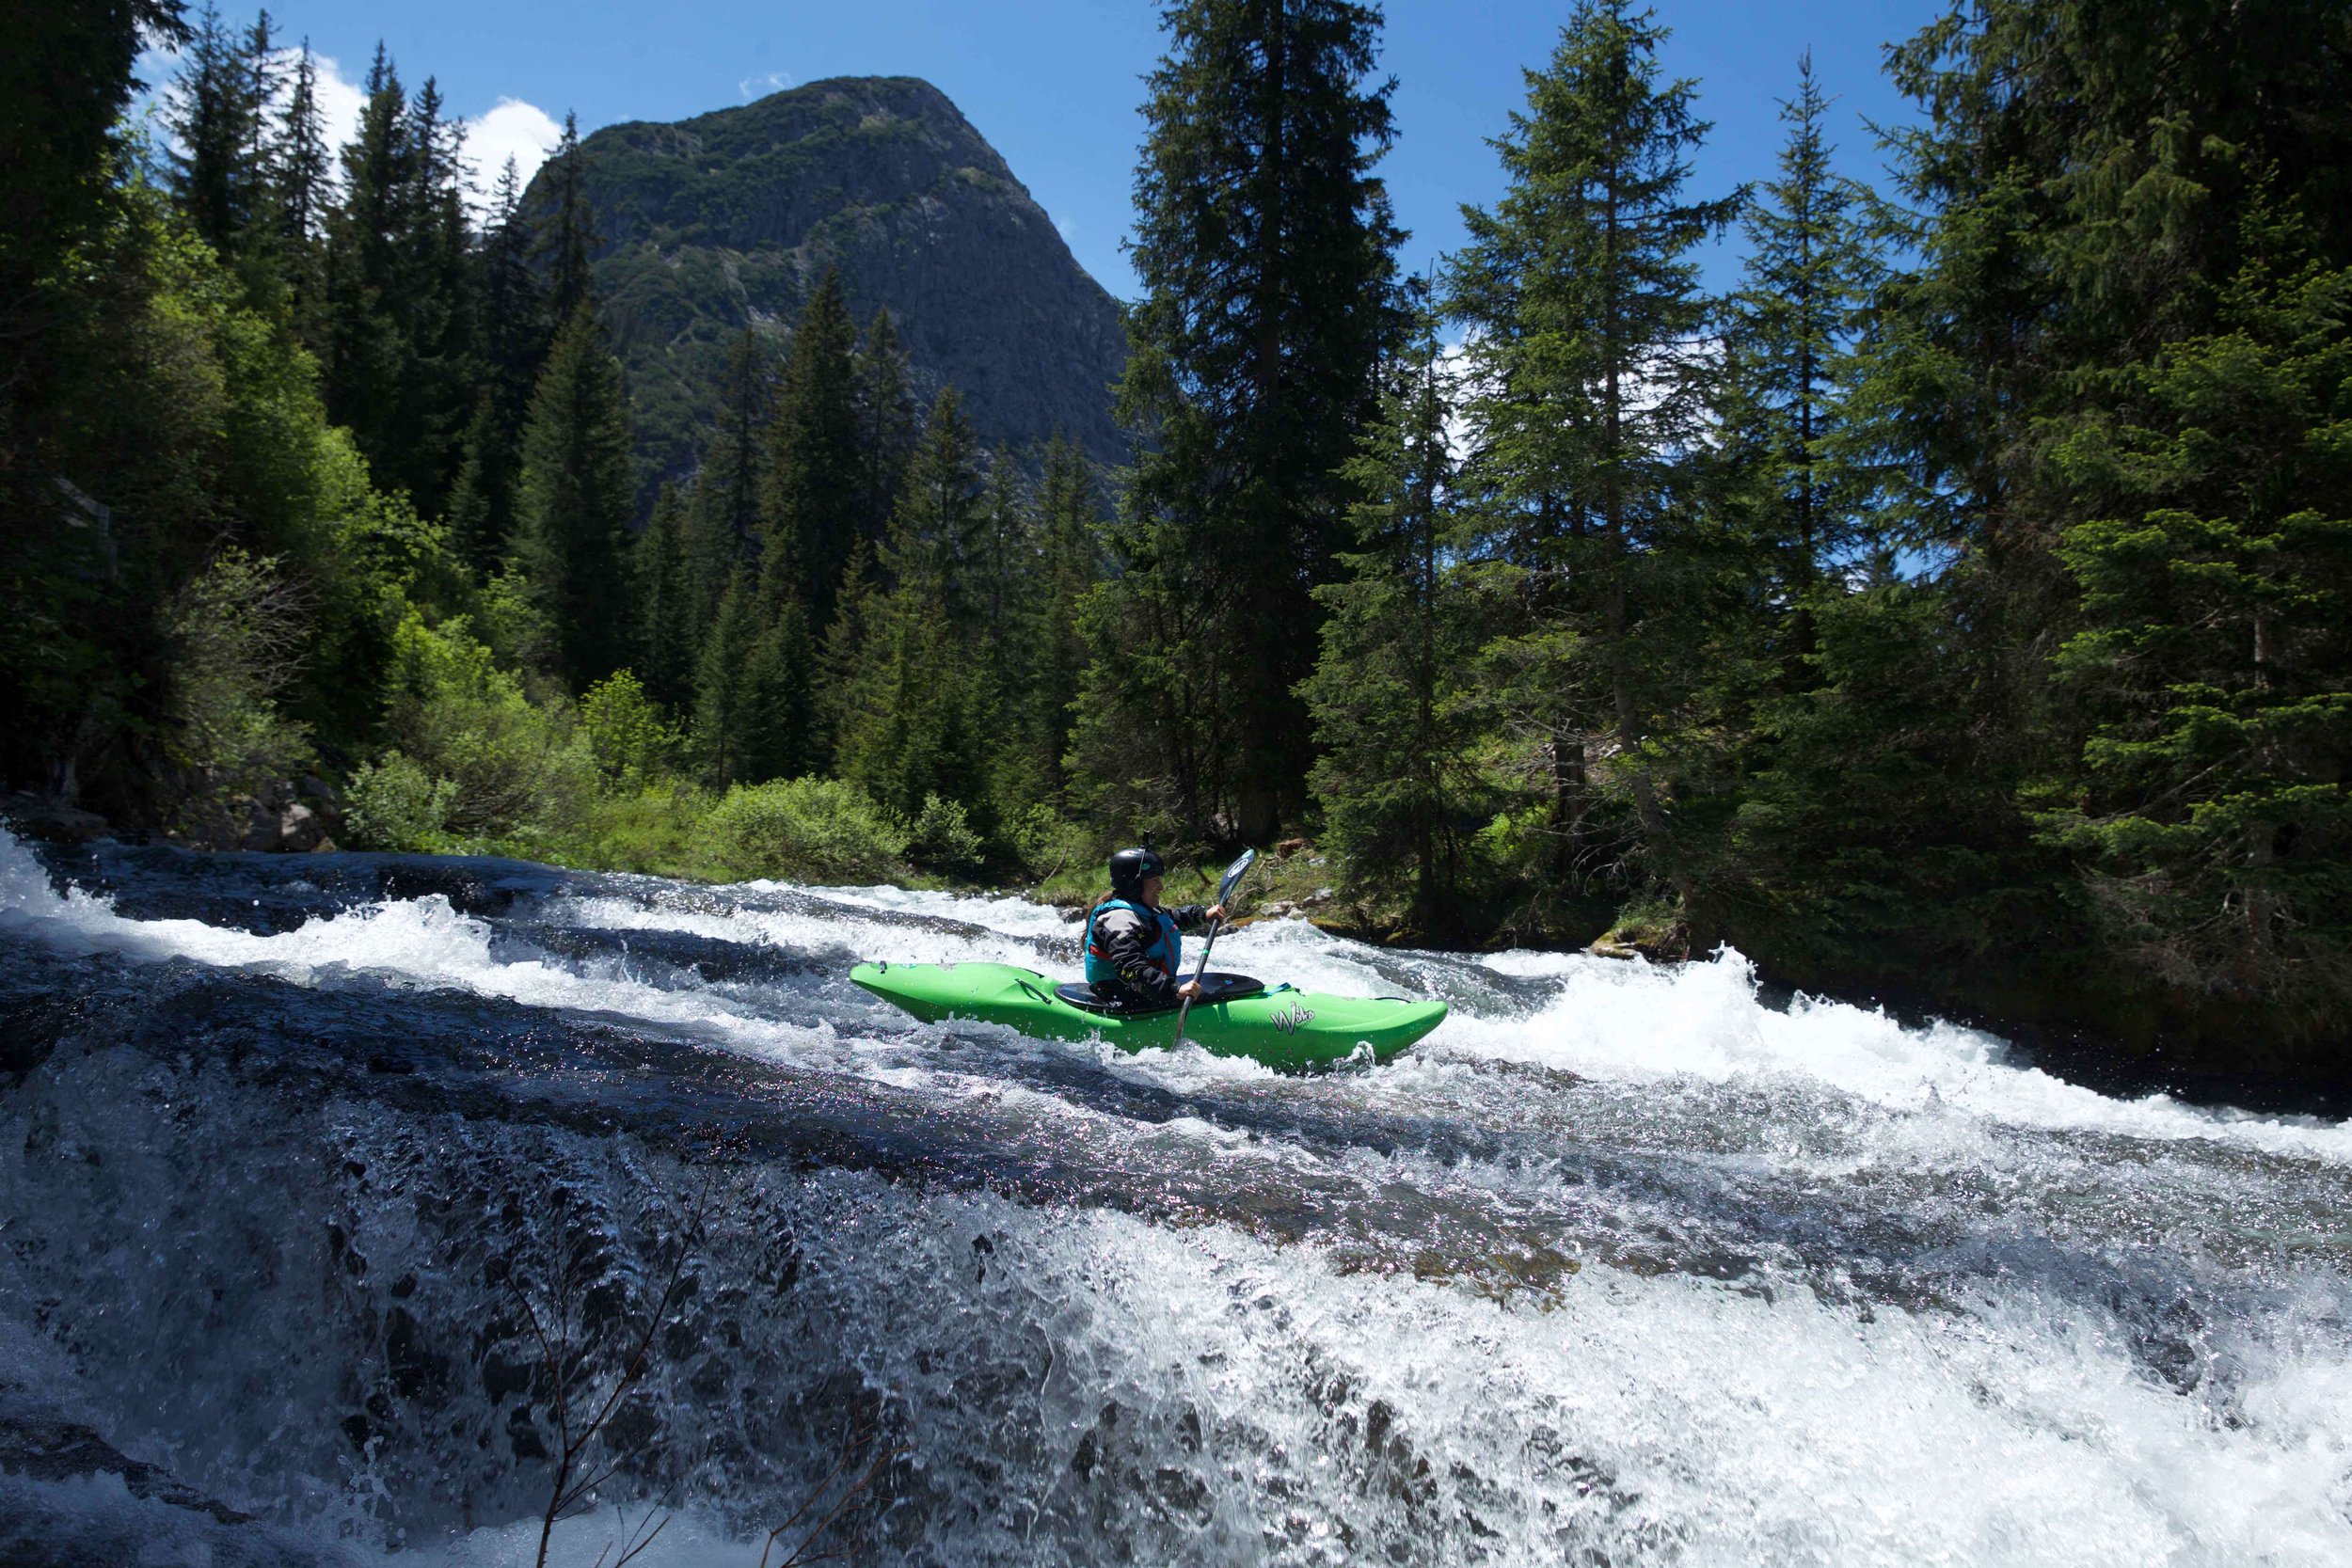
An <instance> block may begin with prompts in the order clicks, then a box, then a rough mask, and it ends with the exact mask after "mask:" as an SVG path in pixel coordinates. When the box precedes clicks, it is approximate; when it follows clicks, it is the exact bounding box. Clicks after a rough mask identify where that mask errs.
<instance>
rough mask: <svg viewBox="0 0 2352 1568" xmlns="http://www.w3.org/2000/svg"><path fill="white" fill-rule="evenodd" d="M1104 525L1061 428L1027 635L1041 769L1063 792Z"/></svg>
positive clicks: (1041, 500) (1054, 444) (1083, 462)
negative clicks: (1086, 609)
mask: <svg viewBox="0 0 2352 1568" xmlns="http://www.w3.org/2000/svg"><path fill="white" fill-rule="evenodd" d="M1097 521H1098V508H1097V504H1096V500H1095V489H1094V479H1093V475H1092V474H1091V473H1090V472H1089V469H1088V467H1087V458H1086V453H1085V452H1084V451H1081V450H1080V449H1079V448H1078V446H1077V445H1076V444H1075V443H1074V442H1073V441H1071V440H1070V439H1069V438H1068V437H1066V436H1063V434H1062V433H1061V432H1060V431H1058V430H1057V431H1056V432H1055V433H1054V436H1053V439H1052V440H1051V441H1049V442H1047V444H1046V448H1045V465H1044V475H1043V477H1042V479H1041V482H1040V483H1039V486H1038V500H1037V524H1036V534H1037V551H1038V555H1039V562H1038V565H1037V583H1036V586H1035V589H1034V591H1033V593H1032V594H1031V597H1032V598H1033V600H1034V602H1035V604H1036V606H1037V615H1036V620H1035V623H1034V625H1033V626H1031V628H1030V629H1029V631H1028V632H1027V634H1026V636H1027V639H1028V642H1029V651H1028V663H1029V688H1028V702H1027V708H1026V714H1027V719H1028V727H1029V729H1030V732H1031V733H1032V735H1033V736H1034V739H1033V741H1032V754H1033V757H1034V768H1035V771H1036V774H1037V776H1038V777H1039V778H1040V779H1041V780H1042V781H1043V782H1044V785H1045V787H1046V788H1047V789H1048V790H1050V791H1052V792H1053V793H1056V794H1058V793H1059V792H1060V791H1061V790H1062V788H1063V787H1064V786H1065V785H1066V784H1067V783H1068V776H1067V771H1066V768H1065V764H1064V759H1065V757H1066V756H1067V755H1068V753H1069V751H1070V726H1071V722H1072V714H1071V707H1072V705H1073V704H1074V703H1076V702H1077V700H1078V692H1079V683H1080V681H1081V679H1082V677H1083V676H1084V675H1085V673H1086V667H1087V643H1086V636H1085V633H1084V631H1083V629H1082V616H1083V606H1084V604H1085V601H1086V597H1087V595H1088V594H1090V593H1092V592H1093V591H1094V588H1095V585H1096V584H1098V583H1099V582H1101V581H1102V578H1103V568H1102V546H1101V544H1100V542H1099V540H1098V538H1097V534H1096V526H1097Z"/></svg>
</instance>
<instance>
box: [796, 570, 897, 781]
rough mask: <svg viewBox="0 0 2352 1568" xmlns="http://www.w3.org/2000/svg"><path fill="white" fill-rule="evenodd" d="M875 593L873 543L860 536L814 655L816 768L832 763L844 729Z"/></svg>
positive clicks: (870, 633) (868, 638)
mask: <svg viewBox="0 0 2352 1568" xmlns="http://www.w3.org/2000/svg"><path fill="white" fill-rule="evenodd" d="M881 605H882V598H881V594H879V592H878V591H877V589H876V586H875V582H874V547H873V546H871V545H869V544H867V543H866V540H865V538H864V537H863V536H861V537H859V539H858V540H857V541H856V542H855V543H854V544H852V545H851V546H850V561H849V564H848V565H846V566H844V567H843V568H842V569H841V584H840V587H839V588H838V589H836V590H835V591H834V607H833V625H832V626H828V627H826V628H825V635H824V641H823V647H822V650H821V652H820V654H819V657H818V695H817V702H816V713H815V724H816V733H815V735H814V736H813V738H812V741H811V750H812V752H813V753H814V754H815V755H816V757H817V758H818V763H819V765H820V766H823V767H827V768H830V767H832V766H834V760H835V753H836V751H837V748H838V746H839V742H840V737H841V736H842V735H843V734H844V733H845V732H846V730H847V728H848V725H849V721H850V710H851V707H852V705H853V699H854V697H855V695H856V688H857V679H858V674H859V673H860V672H861V671H862V670H864V669H865V667H866V649H867V648H868V647H870V646H871V645H872V644H873V641H874V632H875V620H876V618H877V616H878V615H879V613H880V610H881Z"/></svg>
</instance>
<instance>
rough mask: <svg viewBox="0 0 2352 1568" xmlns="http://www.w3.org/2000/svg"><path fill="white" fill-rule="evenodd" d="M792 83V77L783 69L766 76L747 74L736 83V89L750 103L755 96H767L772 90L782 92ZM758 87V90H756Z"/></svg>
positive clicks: (770, 72)
mask: <svg viewBox="0 0 2352 1568" xmlns="http://www.w3.org/2000/svg"><path fill="white" fill-rule="evenodd" d="M791 85H792V78H791V77H789V76H787V75H786V74H785V73H784V72H783V71H769V72H768V73H767V74H766V75H764V76H746V77H744V78H743V79H742V80H741V81H739V82H738V83H736V84H735V90H736V91H737V92H739V93H741V94H742V95H743V102H744V103H750V102H751V101H752V100H753V99H755V98H765V97H767V96H768V95H769V94H770V93H771V92H782V91H783V90H784V89H785V88H787V87H790V86H791ZM755 89H756V90H755Z"/></svg>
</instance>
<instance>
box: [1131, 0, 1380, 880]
mask: <svg viewBox="0 0 2352 1568" xmlns="http://www.w3.org/2000/svg"><path fill="white" fill-rule="evenodd" d="M1163 24H1164V26H1165V27H1166V29H1167V30H1168V34H1169V35H1170V48H1169V51H1168V55H1166V56H1165V57H1164V58H1163V59H1162V60H1161V62H1160V64H1159V66H1158V68H1157V69H1156V70H1154V71H1152V75H1151V76H1150V77H1149V78H1148V82H1149V85H1150V89H1151V96H1150V98H1149V100H1148V101H1147V102H1146V103H1145V105H1144V119H1145V122H1146V125H1147V127H1148V130H1147V134H1146V140H1145V143H1144V147H1143V151H1142V155H1141V159H1140V161H1139V163H1138V165H1137V167H1136V210H1137V217H1136V240H1135V244H1134V248H1133V254H1134V258H1135V263H1136V271H1137V273H1138V274H1139V275H1140V277H1141V279H1142V282H1143V287H1144V291H1145V293H1144V298H1143V300H1142V301H1141V303H1140V304H1138V305H1137V306H1136V309H1135V310H1134V312H1133V314H1132V315H1131V317H1130V319H1129V334H1130V339H1131V345H1132V347H1131V355H1130V358H1129V362H1128V371H1127V372H1126V376H1125V379H1124V380H1123V381H1122V383H1121V385H1120V410H1121V414H1122V417H1123V419H1124V420H1125V421H1126V423H1127V424H1128V425H1129V426H1130V427H1131V428H1133V429H1134V430H1135V431H1136V436H1137V442H1136V445H1137V456H1136V468H1135V472H1134V476H1133V481H1132V483H1131V485H1130V486H1129V489H1130V493H1131V500H1130V504H1129V507H1128V509H1127V514H1126V516H1125V518H1124V520H1123V522H1122V525H1121V527H1120V530H1119V545H1118V548H1119V553H1120V558H1121V559H1120V566H1121V572H1120V577H1119V578H1117V579H1116V581H1117V586H1116V587H1115V588H1114V589H1112V590H1111V591H1110V593H1111V596H1112V597H1113V598H1114V599H1116V600H1118V601H1120V603H1119V604H1118V605H1117V606H1115V607H1114V606H1105V607H1104V613H1103V616H1102V620H1101V629H1102V631H1103V633H1104V641H1102V642H1101V643H1100V644H1099V645H1098V651H1099V654H1100V657H1101V658H1102V660H1103V663H1104V668H1103V670H1102V672H1101V673H1100V674H1099V676H1098V677H1097V678H1095V679H1093V680H1091V681H1089V687H1088V696H1087V698H1086V701H1087V702H1088V704H1089V706H1090V707H1091V709H1092V711H1091V712H1090V713H1089V719H1088V725H1087V730H1088V733H1089V736H1090V737H1091V739H1090V740H1089V746H1088V752H1087V754H1088V757H1089V767H1090V768H1091V769H1092V770H1093V771H1094V772H1095V773H1096V775H1097V777H1098V778H1100V779H1103V780H1104V781H1110V780H1114V779H1120V778H1122V777H1123V778H1126V779H1127V780H1128V781H1129V784H1128V787H1127V790H1126V792H1127V793H1128V794H1129V795H1130V796H1131V797H1132V796H1133V794H1134V790H1135V786H1136V784H1141V785H1142V787H1143V789H1144V792H1145V793H1146V794H1148V795H1150V796H1152V797H1154V798H1156V799H1157V800H1161V801H1162V802H1164V804H1165V806H1166V807H1167V809H1168V810H1170V811H1172V812H1173V814H1174V815H1175V816H1176V817H1177V818H1178V820H1179V821H1180V822H1181V824H1182V826H1183V828H1184V830H1185V831H1186V832H1190V833H1192V834H1195V835H1204V834H1211V833H1216V834H1220V835H1225V834H1231V835H1238V836H1240V837H1244V838H1253V839H1254V838H1263V837H1265V836H1267V835H1269V834H1270V833H1272V832H1274V830H1275V827H1276V824H1277V823H1278V822H1279V820H1280V819H1281V817H1282V816H1285V815H1290V814H1295V813H1296V812H1297V811H1298V810H1299V809H1300V808H1301V807H1302V806H1303V805H1304V804H1305V798H1306V787H1305V786H1306V775H1307V766H1308V760H1309V752H1310V742H1309V732H1310V727H1309V725H1308V724H1307V722H1306V720H1305V715H1304V712H1303V710H1302V708H1301V706H1300V704H1299V700H1298V698H1297V697H1296V695H1295V692H1294V688H1295V686H1296V684H1297V682H1298V681H1299V680H1300V679H1301V678H1303V677H1304V676H1305V675H1306V673H1308V671H1309V670H1310V669H1311V667H1312V665H1313V662H1314V657H1315V647H1316V627H1317V626H1318V625H1319V623H1320V621H1321V613H1320V611H1319V610H1318V608H1317V606H1316V604H1315V602H1314V600H1313V597H1312V592H1313V589H1314V587H1315V586H1316V585H1317V584H1318V583H1321V582H1324V581H1327V580H1328V579H1329V578H1331V577H1332V576H1333V574H1334V570H1335V566H1334V562H1335V557H1336V553H1337V551H1339V550H1340V549H1341V548H1343V546H1344V545H1345V542H1346V538H1347V531H1346V515H1347V505H1348V502H1349V500H1350V499H1351V498H1350V496H1349V494H1348V492H1347V488H1346V485H1345V483H1344V482H1343V480H1341V479H1340V478H1339V477H1338V470H1339V469H1340V467H1342V465H1343V464H1344V463H1345V462H1346V460H1347V458H1348V457H1349V456H1350V454H1351V453H1352V452H1353V451H1354V450H1355V443H1356V439H1357V436H1358V435H1359V432H1360V430H1361V429H1362V427H1363V425H1364V424H1365V422H1366V420H1368V419H1370V418H1371V416H1372V414H1373V412H1374V409H1375V399H1376V388H1375V369H1376V368H1377V366H1378V365H1379V363H1380V361H1381V358H1382V356H1383V355H1384V354H1385V353H1387V352H1388V351H1389V350H1390V349H1391V347H1392V346H1393V345H1394V344H1395V343H1396V342H1397V341H1398V340H1399V338H1400V336H1401V329H1402V326H1403V323H1404V317H1403V314H1402V312H1401V309H1400V307H1399V303H1398V295H1397V288H1396V276H1395V264H1394V261H1393V257H1392V252H1393V250H1394V248H1395V245H1396V244H1397V242H1398V240H1399V238H1400V235H1399V233H1398V230H1396V227H1395V225H1394V224H1393V223H1392V222H1391V217H1390V208H1389V198H1388V193H1387V190H1386V188H1385V187H1384V186H1383V184H1382V183H1381V182H1380V180H1379V179H1378V178H1377V177H1376V176H1375V174H1374V172H1373V169H1374V166H1375V164H1376V163H1377V162H1378V160H1379V159H1380V157H1381V155H1382V154H1383V153H1384V152H1385V151H1386V150H1387V149H1388V145H1389V140H1390V136H1391V119H1390V113H1389V94H1390V91H1391V87H1392V86H1393V84H1392V83H1385V82H1381V83H1375V82H1374V81H1373V80H1372V72H1373V70H1374V65H1375V56H1376V51H1377V47H1378V36H1379V26H1380V17H1379V13H1378V11H1377V10H1375V9H1374V8H1371V7H1369V6H1361V5H1351V4H1344V3H1341V0H1182V3H1179V4H1176V5H1172V6H1171V7H1169V8H1168V10H1167V11H1166V12H1165V13H1164V15H1163ZM1178 601H1183V602H1184V603H1185V604H1186V605H1188V606H1190V607H1191V609H1190V610H1189V611H1188V612H1186V613H1183V614H1171V610H1172V607H1173V606H1174V605H1175V604H1176V603H1177V602H1178ZM1178 620H1182V621H1184V622H1185V623H1187V624H1186V625H1184V626H1178V625H1177V624H1175V623H1176V621H1178ZM1175 661H1184V662H1186V663H1195V664H1199V665H1200V666H1202V668H1200V669H1197V670H1180V669H1178V668H1176V667H1175ZM1178 687H1183V688H1184V689H1185V690H1184V694H1183V696H1182V698H1181V699H1180V700H1177V701H1170V700H1168V698H1169V694H1170V693H1171V692H1173V691H1174V690H1175V689H1177V688H1178Z"/></svg>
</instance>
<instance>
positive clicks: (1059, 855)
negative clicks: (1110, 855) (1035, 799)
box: [1004, 804, 1104, 881]
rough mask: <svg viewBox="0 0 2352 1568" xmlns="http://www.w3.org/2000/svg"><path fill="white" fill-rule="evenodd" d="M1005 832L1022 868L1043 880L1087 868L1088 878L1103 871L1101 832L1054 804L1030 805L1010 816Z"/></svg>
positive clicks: (1006, 822)
mask: <svg viewBox="0 0 2352 1568" xmlns="http://www.w3.org/2000/svg"><path fill="white" fill-rule="evenodd" d="M1004 833H1005V837H1006V838H1007V839H1008V840H1009V842H1010V843H1011V846H1012V852H1013V853H1014V855H1015V856H1017V857H1019V859H1020V862H1021V866H1022V869H1023V870H1025V871H1026V872H1027V873H1028V874H1029V875H1030V876H1032V877H1035V878H1036V879H1039V880H1040V881H1050V880H1052V879H1054V878H1056V877H1057V876H1059V875H1061V874H1062V873H1064V872H1068V871H1084V872H1085V873H1086V874H1087V875H1088V876H1089V877H1094V876H1097V875H1099V874H1100V872H1101V869H1102V867H1101V862H1102V861H1103V858H1104V855H1103V848H1102V844H1101V842H1100V838H1099V835H1097V834H1095V833H1094V832H1090V831H1089V830H1088V829H1085V828H1082V827H1080V826H1079V825H1078V824H1077V823H1075V822H1073V821H1071V820H1070V818H1068V817H1066V816H1063V815H1062V814H1061V813H1059V812H1057V811H1056V810H1055V809H1054V808H1053V807H1051V806H1048V805H1042V804H1039V805H1031V806H1028V807H1025V809H1023V810H1021V811H1018V812H1014V813H1011V814H1009V815H1008V816H1007V817H1006V819H1005V827H1004Z"/></svg>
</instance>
